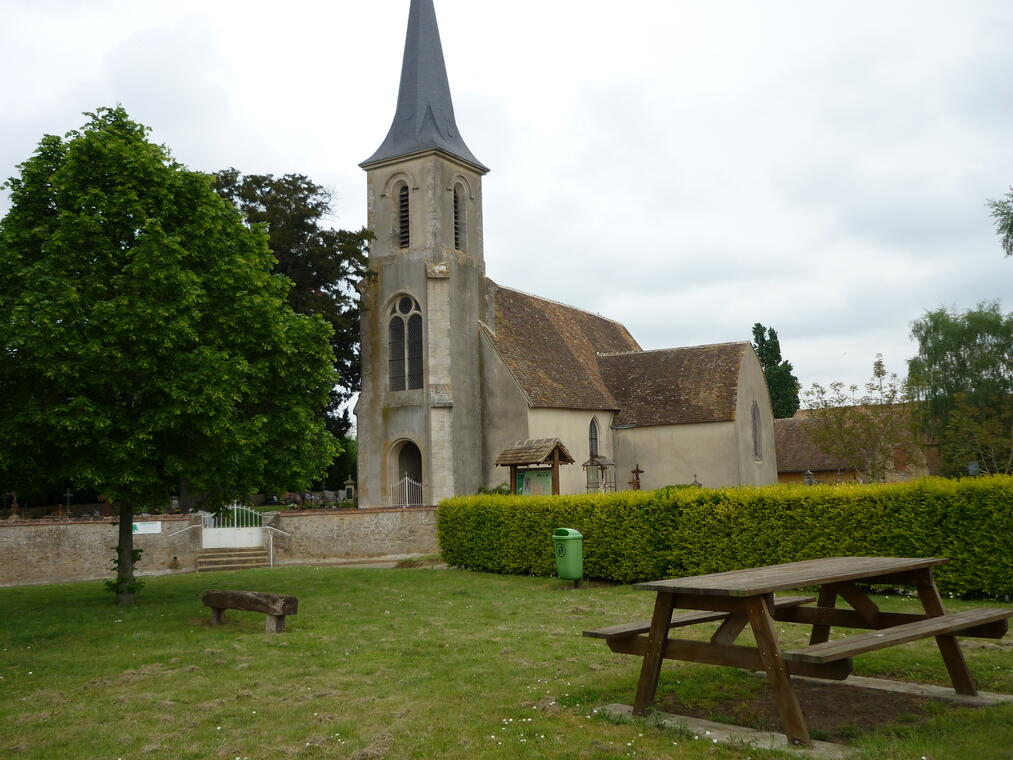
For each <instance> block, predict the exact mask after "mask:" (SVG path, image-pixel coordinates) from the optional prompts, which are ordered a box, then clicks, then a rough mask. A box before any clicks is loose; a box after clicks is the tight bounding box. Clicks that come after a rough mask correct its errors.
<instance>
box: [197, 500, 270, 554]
mask: <svg viewBox="0 0 1013 760" xmlns="http://www.w3.org/2000/svg"><path fill="white" fill-rule="evenodd" d="M201 534H202V536H201V546H203V548H205V549H240V548H247V547H253V546H263V545H264V528H263V517H262V515H261V514H260V512H258V511H256V510H255V509H250V508H249V507H244V506H241V505H240V504H237V503H236V502H233V503H232V506H230V507H222V509H220V510H218V511H217V512H215V513H214V514H206V515H204V518H203V530H201Z"/></svg>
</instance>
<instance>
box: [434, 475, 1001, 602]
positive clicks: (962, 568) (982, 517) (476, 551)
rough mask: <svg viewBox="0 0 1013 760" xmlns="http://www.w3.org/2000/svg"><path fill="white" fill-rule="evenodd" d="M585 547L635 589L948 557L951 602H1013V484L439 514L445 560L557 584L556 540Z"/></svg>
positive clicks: (500, 500) (624, 496)
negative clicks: (561, 533) (819, 564)
mask: <svg viewBox="0 0 1013 760" xmlns="http://www.w3.org/2000/svg"><path fill="white" fill-rule="evenodd" d="M560 527H566V528H575V529H576V530H579V531H580V532H581V533H582V534H583V535H584V574H585V576H586V577H588V578H596V579H601V580H609V581H617V582H621V583H633V582H637V581H644V580H655V579H657V578H664V577H676V576H680V575H697V574H701V573H713V572H720V571H723V570H735V569H739V568H744V567H759V566H762V565H771V564H777V563H781V562H794V561H797V560H804V559H813V558H816V557H833V556H863V555H866V556H867V555H872V556H896V557H932V556H938V557H949V558H950V563H949V564H947V565H943V566H942V567H939V568H937V570H936V578H937V581H938V583H939V587H940V589H942V590H943V591H944V592H948V593H954V594H959V595H962V596H982V595H983V596H1005V595H1009V594H1011V593H1013V477H1011V476H1005V475H999V476H993V477H987V478H986V477H983V478H967V479H963V480H944V479H941V478H927V479H924V480H919V481H914V482H909V483H890V484H879V485H860V484H854V485H836V486H803V485H774V486H764V487H743V488H723V489H713V490H712V489H700V488H665V489H661V490H659V491H622V492H619V493H613V494H588V495H574V496H495V495H479V496H468V497H457V498H453V499H447V500H446V501H444V502H443V503H442V504H440V507H439V511H438V513H437V532H438V536H439V542H440V549H441V551H442V553H443V557H444V559H445V560H446V561H447V562H448V563H449V564H451V565H454V566H457V567H463V568H468V569H471V570H480V571H484V572H495V573H510V574H523V575H543V576H552V575H555V572H556V567H555V560H554V556H553V551H552V540H551V536H552V531H553V530H554V529H556V528H560Z"/></svg>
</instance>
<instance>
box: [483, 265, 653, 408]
mask: <svg viewBox="0 0 1013 760" xmlns="http://www.w3.org/2000/svg"><path fill="white" fill-rule="evenodd" d="M487 284H488V287H489V289H490V291H491V292H492V293H493V294H494V296H495V302H496V319H495V326H494V328H493V329H494V331H495V334H490V337H491V338H492V339H493V342H494V343H495V345H496V349H497V350H498V351H499V354H500V356H502V357H503V361H504V362H505V363H506V365H507V367H509V368H510V371H511V372H512V373H513V375H514V377H516V378H517V382H518V383H520V385H521V388H523V389H524V393H525V394H527V397H528V401H529V402H530V403H531V405H532V406H533V407H546V408H558V409H616V408H617V403H616V400H615V399H614V398H613V397H612V394H611V393H610V392H609V389H608V387H606V385H605V382H604V380H603V379H602V377H601V373H600V372H599V369H598V353H599V352H616V351H640V346H639V345H637V342H636V341H635V340H634V339H633V336H632V335H630V333H629V332H628V331H627V329H626V328H625V327H623V326H622V325H621V324H619V323H618V322H613V321H612V320H611V319H605V318H604V317H599V316H598V315H596V314H591V313H589V312H586V311H581V310H580V309H575V308H573V307H572V306H564V305H563V304H560V303H556V302H555V301H547V300H545V299H544V298H538V297H536V296H531V295H528V294H526V293H520V292H518V291H516V290H509V289H508V288H501V287H499V286H498V285H496V284H495V283H494V282H492V281H491V280H488V281H487Z"/></svg>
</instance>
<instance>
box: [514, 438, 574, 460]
mask: <svg viewBox="0 0 1013 760" xmlns="http://www.w3.org/2000/svg"><path fill="white" fill-rule="evenodd" d="M556 448H558V449H559V461H560V463H562V464H573V462H574V459H573V457H572V456H571V455H570V452H569V451H567V450H566V446H564V445H563V442H562V441H560V440H559V439H558V438H534V439H531V440H528V441H517V443H515V444H514V445H513V446H510V447H508V448H505V449H503V452H502V453H501V454H500V455H499V457H498V458H497V459H496V464H497V465H501V466H506V465H511V464H516V465H524V464H545V463H546V462H551V461H552V452H553V450H554V449H556Z"/></svg>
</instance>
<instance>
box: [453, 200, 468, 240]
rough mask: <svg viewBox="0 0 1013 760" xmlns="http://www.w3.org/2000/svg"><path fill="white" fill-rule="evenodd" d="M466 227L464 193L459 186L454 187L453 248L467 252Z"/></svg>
mask: <svg viewBox="0 0 1013 760" xmlns="http://www.w3.org/2000/svg"><path fill="white" fill-rule="evenodd" d="M467 239H468V226H467V220H466V218H465V215H464V193H463V192H462V191H461V186H460V185H455V186H454V248H456V249H457V250H459V251H465V250H467Z"/></svg>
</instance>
